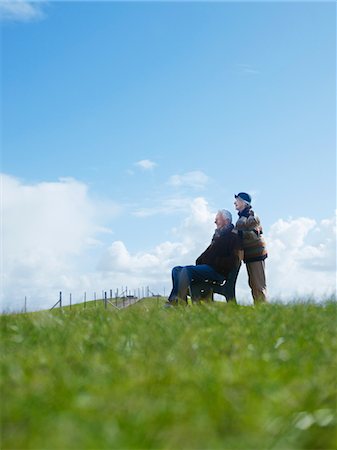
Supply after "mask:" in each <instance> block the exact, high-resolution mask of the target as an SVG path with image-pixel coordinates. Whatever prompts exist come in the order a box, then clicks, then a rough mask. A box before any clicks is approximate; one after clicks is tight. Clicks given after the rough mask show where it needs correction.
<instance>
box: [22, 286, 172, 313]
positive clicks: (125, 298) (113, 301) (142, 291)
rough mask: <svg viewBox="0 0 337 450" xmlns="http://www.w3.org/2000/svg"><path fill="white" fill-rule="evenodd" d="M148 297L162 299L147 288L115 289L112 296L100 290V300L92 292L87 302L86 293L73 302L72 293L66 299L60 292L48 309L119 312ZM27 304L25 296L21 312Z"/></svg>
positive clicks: (24, 310) (109, 292)
mask: <svg viewBox="0 0 337 450" xmlns="http://www.w3.org/2000/svg"><path fill="white" fill-rule="evenodd" d="M132 292H133V293H132ZM164 293H165V289H164ZM137 294H138V295H137ZM149 297H153V298H157V299H159V298H160V297H162V295H161V294H159V293H158V294H154V293H153V292H152V291H151V290H150V288H149V286H146V287H142V288H138V289H134V290H133V291H131V290H128V288H127V287H125V288H122V289H121V290H120V291H119V289H117V290H116V291H115V292H114V295H113V290H112V289H110V290H109V291H105V290H102V291H101V297H100V298H99V296H98V295H97V292H94V293H93V298H92V299H90V300H88V298H87V292H84V293H83V297H82V298H81V299H79V300H77V301H75V302H74V298H73V295H72V293H69V297H68V296H65V295H64V293H63V292H62V291H60V292H59V295H58V300H57V302H56V303H55V304H54V305H53V306H52V307H51V308H49V311H51V310H53V309H55V308H61V309H62V308H67V309H68V308H69V309H72V308H74V307H75V308H77V309H78V308H79V307H81V306H82V307H83V309H85V308H87V307H90V308H92V307H95V308H96V307H102V306H103V307H104V308H105V309H107V308H108V307H109V306H111V307H112V308H114V309H117V310H120V309H123V308H127V307H129V306H131V305H134V304H135V303H137V302H139V301H140V300H142V299H144V298H149ZM68 299H69V300H68ZM27 304H28V302H27V296H25V298H24V308H23V310H22V311H21V312H24V313H26V312H27Z"/></svg>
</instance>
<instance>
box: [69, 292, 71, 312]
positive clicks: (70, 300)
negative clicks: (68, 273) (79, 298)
mask: <svg viewBox="0 0 337 450" xmlns="http://www.w3.org/2000/svg"><path fill="white" fill-rule="evenodd" d="M69 306H70V309H71V293H70V294H69Z"/></svg>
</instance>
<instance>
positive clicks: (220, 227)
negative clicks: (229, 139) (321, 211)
mask: <svg viewBox="0 0 337 450" xmlns="http://www.w3.org/2000/svg"><path fill="white" fill-rule="evenodd" d="M251 201H252V199H251V196H250V195H249V194H247V193H246V192H240V193H239V194H237V195H235V201H234V205H235V209H236V210H237V211H238V216H239V217H238V220H237V222H236V224H235V226H234V225H233V223H232V214H231V213H230V212H229V211H227V210H226V209H222V210H220V211H218V213H217V214H216V216H215V224H216V230H215V233H214V235H213V238H212V242H211V244H210V245H209V246H208V247H207V248H206V250H205V251H204V252H203V253H202V254H201V255H200V256H199V257H198V258H197V260H196V263H195V265H191V266H184V267H182V266H177V267H174V268H173V269H172V284H173V288H172V291H171V293H170V295H169V297H168V301H167V303H166V305H165V306H167V307H170V306H174V305H176V304H178V300H183V301H186V299H187V293H188V290H189V289H190V287H191V285H192V284H193V283H203V282H205V280H207V281H208V282H211V283H217V284H224V286H223V289H222V292H223V294H224V295H225V297H226V300H227V301H232V302H236V298H235V284H236V280H237V277H238V274H239V271H240V267H241V260H242V259H243V261H244V263H245V264H246V268H247V274H248V284H249V286H250V289H251V292H252V296H253V300H254V303H255V304H256V303H265V302H267V286H266V276H265V259H266V258H267V250H266V245H265V242H264V239H263V237H262V227H261V223H260V219H259V218H258V217H257V216H256V215H255V213H254V211H253V209H252V206H251Z"/></svg>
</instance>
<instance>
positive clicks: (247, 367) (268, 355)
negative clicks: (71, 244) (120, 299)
mask: <svg viewBox="0 0 337 450" xmlns="http://www.w3.org/2000/svg"><path fill="white" fill-rule="evenodd" d="M162 303H163V301H162V300H159V301H158V299H156V298H154V299H148V300H144V301H141V302H139V303H137V304H136V305H134V306H132V307H130V308H126V309H124V310H121V311H118V310H116V309H114V308H112V307H111V308H109V309H108V310H105V309H104V308H102V307H100V308H86V309H83V308H73V309H72V310H69V309H65V310H63V311H62V310H55V311H52V312H40V313H33V314H20V315H3V316H2V317H1V322H2V323H1V330H2V336H1V346H2V356H1V365H2V367H1V373H2V385H1V389H2V391H1V399H2V407H1V420H2V429H1V432H2V445H1V448H2V449H45V450H47V449H234V450H235V449H242V450H249V449H257V450H263V449H280V450H281V449H282V450H291V449H294V450H295V449H296V450H297V449H312V450H313V449H325V450H327V449H329V450H330V449H335V448H336V437H337V436H336V399H337V397H336V303H335V302H328V303H325V304H324V305H321V306H318V305H315V304H310V303H303V304H292V305H279V304H272V305H264V306H263V305H261V306H260V307H256V308H253V307H248V306H246V307H244V306H237V307H235V306H232V305H227V304H221V303H213V304H209V305H200V306H192V307H178V308H175V309H169V310H165V309H163V308H162Z"/></svg>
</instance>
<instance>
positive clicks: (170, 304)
mask: <svg viewBox="0 0 337 450" xmlns="http://www.w3.org/2000/svg"><path fill="white" fill-rule="evenodd" d="M164 308H174V304H173V303H172V302H165V303H164Z"/></svg>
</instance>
